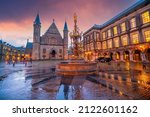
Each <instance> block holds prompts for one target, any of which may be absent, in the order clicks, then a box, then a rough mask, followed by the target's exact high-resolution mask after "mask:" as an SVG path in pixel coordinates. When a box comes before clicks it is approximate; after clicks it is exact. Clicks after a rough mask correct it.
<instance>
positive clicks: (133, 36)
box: [132, 34, 139, 44]
mask: <svg viewBox="0 0 150 117" xmlns="http://www.w3.org/2000/svg"><path fill="white" fill-rule="evenodd" d="M132 43H133V44H137V43H139V39H138V34H133V35H132Z"/></svg>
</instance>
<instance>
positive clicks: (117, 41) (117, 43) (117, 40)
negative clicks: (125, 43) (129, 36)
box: [114, 38, 119, 47]
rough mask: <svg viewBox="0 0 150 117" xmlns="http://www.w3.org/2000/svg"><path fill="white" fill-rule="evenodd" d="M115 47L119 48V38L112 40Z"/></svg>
mask: <svg viewBox="0 0 150 117" xmlns="http://www.w3.org/2000/svg"><path fill="white" fill-rule="evenodd" d="M114 43H115V47H119V38H114Z"/></svg>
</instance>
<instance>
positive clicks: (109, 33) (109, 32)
mask: <svg viewBox="0 0 150 117" xmlns="http://www.w3.org/2000/svg"><path fill="white" fill-rule="evenodd" d="M108 37H111V30H110V29H109V30H108Z"/></svg>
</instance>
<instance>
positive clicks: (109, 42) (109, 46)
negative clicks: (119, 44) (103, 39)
mask: <svg viewBox="0 0 150 117" xmlns="http://www.w3.org/2000/svg"><path fill="white" fill-rule="evenodd" d="M108 48H112V40H108Z"/></svg>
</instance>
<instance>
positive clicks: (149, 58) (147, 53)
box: [145, 48, 150, 61]
mask: <svg viewBox="0 0 150 117" xmlns="http://www.w3.org/2000/svg"><path fill="white" fill-rule="evenodd" d="M145 56H146V59H147V60H148V61H150V48H148V49H147V50H146V52H145Z"/></svg>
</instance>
